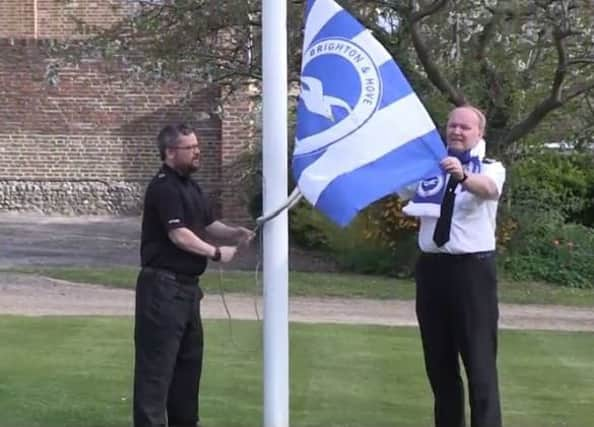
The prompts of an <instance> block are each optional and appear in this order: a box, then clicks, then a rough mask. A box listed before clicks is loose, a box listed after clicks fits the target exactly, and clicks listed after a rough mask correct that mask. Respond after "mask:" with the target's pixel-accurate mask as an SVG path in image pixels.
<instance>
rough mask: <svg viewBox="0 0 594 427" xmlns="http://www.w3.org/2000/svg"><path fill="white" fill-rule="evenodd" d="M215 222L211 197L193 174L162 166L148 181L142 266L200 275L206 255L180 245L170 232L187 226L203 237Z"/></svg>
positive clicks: (144, 214) (143, 220) (141, 245)
mask: <svg viewBox="0 0 594 427" xmlns="http://www.w3.org/2000/svg"><path fill="white" fill-rule="evenodd" d="M213 221H214V218H213V215H212V210H211V207H210V203H209V202H208V199H207V198H206V196H205V195H204V193H203V192H202V189H201V188H200V186H199V185H198V184H197V183H196V182H195V181H194V180H193V179H192V178H190V177H186V176H181V175H179V174H178V173H177V172H176V171H174V170H173V169H171V168H170V167H169V166H167V165H163V166H162V167H161V169H160V170H159V172H158V173H157V175H156V176H155V177H154V178H153V179H152V180H151V182H150V183H149V185H148V187H147V189H146V194H145V198H144V213H143V217H142V235H141V244H140V261H141V264H142V266H143V267H153V268H160V269H164V270H169V271H172V272H174V273H181V274H186V275H191V276H198V275H200V274H202V273H203V272H204V270H205V269H206V264H207V261H208V260H207V258H206V257H205V256H202V255H196V254H193V253H191V252H187V251H184V250H183V249H180V248H179V247H177V246H176V245H175V244H174V243H173V242H172V241H171V240H170V239H169V236H168V232H169V231H171V230H173V229H176V228H181V227H186V228H188V229H190V230H191V231H193V232H194V234H196V235H197V236H198V237H200V238H204V234H205V228H206V227H207V226H208V225H210V224H211V223H212V222H213Z"/></svg>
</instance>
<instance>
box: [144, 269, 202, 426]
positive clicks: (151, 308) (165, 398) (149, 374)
mask: <svg viewBox="0 0 594 427" xmlns="http://www.w3.org/2000/svg"><path fill="white" fill-rule="evenodd" d="M201 298H202V291H201V290H200V287H199V286H198V284H197V281H196V280H194V281H193V283H191V282H190V283H188V282H185V283H180V281H179V280H177V279H176V277H175V275H173V274H171V273H167V272H164V271H155V270H150V269H148V270H147V269H143V270H141V272H140V274H139V276H138V281H137V284H136V318H135V325H134V326H135V327H134V344H135V366H134V426H135V427H157V426H158V427H165V426H170V427H174V426H175V427H194V426H196V425H197V424H198V391H199V387H200V375H201V372H202V354H203V333H202V321H201V318H200V299H201Z"/></svg>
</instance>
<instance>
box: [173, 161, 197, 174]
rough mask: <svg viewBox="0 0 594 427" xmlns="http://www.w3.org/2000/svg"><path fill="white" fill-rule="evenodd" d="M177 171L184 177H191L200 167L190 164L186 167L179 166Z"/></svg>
mask: <svg viewBox="0 0 594 427" xmlns="http://www.w3.org/2000/svg"><path fill="white" fill-rule="evenodd" d="M177 170H178V171H179V172H180V173H181V174H182V175H184V176H189V175H191V174H193V173H194V172H196V171H197V170H198V166H197V165H196V164H195V163H194V162H191V163H188V164H185V165H179V166H178V167H177Z"/></svg>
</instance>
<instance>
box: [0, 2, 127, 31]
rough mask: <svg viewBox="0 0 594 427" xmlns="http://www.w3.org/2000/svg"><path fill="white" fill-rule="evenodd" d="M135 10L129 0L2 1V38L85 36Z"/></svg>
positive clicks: (108, 25) (0, 26) (0, 4)
mask: <svg viewBox="0 0 594 427" xmlns="http://www.w3.org/2000/svg"><path fill="white" fill-rule="evenodd" d="M134 10H135V7H134V3H133V2H130V1H128V0H1V1H0V24H1V25H0V38H35V37H37V38H40V39H63V38H69V37H78V36H84V35H88V34H89V27H94V26H97V27H99V28H108V27H110V26H111V25H113V24H115V23H117V22H118V21H119V19H120V18H121V16H122V15H126V14H129V13H132V12H133V11H134ZM79 23H84V24H85V25H83V26H82V27H81V26H79V25H78V24H79ZM35 30H37V32H35Z"/></svg>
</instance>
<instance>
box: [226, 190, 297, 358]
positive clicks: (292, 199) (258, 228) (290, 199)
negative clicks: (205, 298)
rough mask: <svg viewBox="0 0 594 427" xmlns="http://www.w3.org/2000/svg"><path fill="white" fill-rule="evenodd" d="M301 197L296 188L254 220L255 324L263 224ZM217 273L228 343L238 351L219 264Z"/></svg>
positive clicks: (289, 207) (287, 208)
mask: <svg viewBox="0 0 594 427" xmlns="http://www.w3.org/2000/svg"><path fill="white" fill-rule="evenodd" d="M302 197H303V194H302V193H301V192H300V191H299V188H298V187H296V188H295V189H294V190H293V192H292V193H291V194H290V195H289V197H288V198H287V201H286V202H285V203H283V204H282V205H281V206H280V207H278V208H277V209H275V210H274V211H272V212H271V213H269V214H266V215H262V216H260V217H258V218H257V219H256V227H254V229H253V230H252V231H253V232H254V233H256V234H259V239H258V247H257V250H256V253H257V258H256V267H255V271H254V281H255V288H256V292H254V298H253V303H254V312H255V313H256V322H261V317H260V312H259V310H258V297H260V296H261V295H262V284H261V282H260V274H259V273H260V268H261V267H262V261H263V249H264V233H262V232H261V229H262V228H263V227H264V224H265V223H267V222H268V221H270V220H272V219H274V218H276V217H277V216H278V215H280V214H281V213H282V212H283V211H284V210H285V209H286V210H289V209H291V208H292V207H293V206H295V205H296V204H297V203H298V202H299V200H301V198H302ZM218 272H219V274H218V288H219V295H220V297H221V301H222V302H223V307H224V308H225V313H226V314H227V324H228V327H229V341H230V343H231V345H232V346H233V347H235V348H236V349H239V346H238V345H237V343H236V342H235V340H234V338H233V318H232V315H231V310H230V309H229V305H228V304H227V300H226V298H225V290H224V286H223V267H222V265H221V264H219V268H218ZM259 331H260V334H262V328H259ZM260 338H262V337H260ZM260 342H262V339H260ZM259 348H261V347H258V349H259ZM256 351H257V350H254V352H256Z"/></svg>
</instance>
